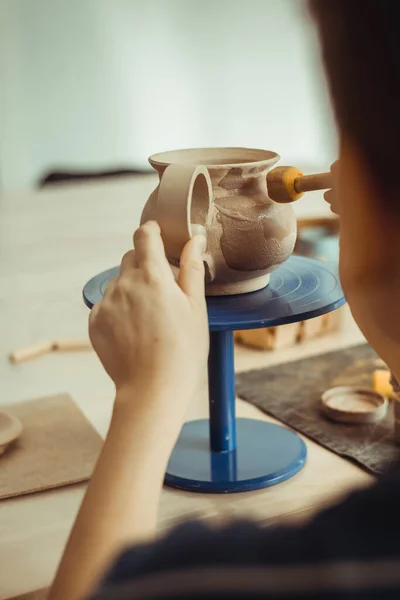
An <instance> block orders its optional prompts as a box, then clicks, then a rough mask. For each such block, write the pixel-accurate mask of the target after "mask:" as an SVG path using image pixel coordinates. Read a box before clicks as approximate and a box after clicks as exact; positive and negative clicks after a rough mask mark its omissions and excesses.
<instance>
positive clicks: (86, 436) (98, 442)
mask: <svg viewBox="0 0 400 600" xmlns="http://www.w3.org/2000/svg"><path fill="white" fill-rule="evenodd" d="M3 408H4V410H6V411H7V412H8V413H10V414H13V415H15V416H16V417H19V419H20V420H21V421H22V424H23V426H24V429H23V431H22V434H21V436H20V438H19V439H18V440H16V441H15V442H14V443H13V444H11V445H10V446H9V448H7V450H6V451H5V453H4V454H2V455H1V456H0V499H3V498H11V497H13V496H22V495H24V494H30V493H32V492H39V491H43V490H48V489H51V488H57V487H61V486H64V485H69V484H72V483H78V482H81V481H85V480H87V479H89V478H90V476H91V474H92V472H93V469H94V466H95V464H96V460H97V457H98V455H99V453H100V449H101V446H102V443H103V442H102V438H101V437H100V435H99V434H98V433H97V431H96V430H95V429H94V428H93V427H92V425H91V424H90V423H89V421H88V420H87V419H86V417H85V416H84V414H83V413H82V412H81V411H80V409H79V408H78V407H77V405H76V404H75V403H74V402H73V400H72V398H71V397H70V396H69V395H68V394H60V395H57V396H50V397H47V398H40V399H39V400H31V401H28V402H22V403H20V404H13V405H11V406H4V407H3V406H2V407H1V409H3Z"/></svg>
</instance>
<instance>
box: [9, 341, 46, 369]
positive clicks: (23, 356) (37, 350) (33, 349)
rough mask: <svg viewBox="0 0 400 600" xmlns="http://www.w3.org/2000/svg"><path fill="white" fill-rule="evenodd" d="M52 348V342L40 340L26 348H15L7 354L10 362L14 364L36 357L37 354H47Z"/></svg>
mask: <svg viewBox="0 0 400 600" xmlns="http://www.w3.org/2000/svg"><path fill="white" fill-rule="evenodd" d="M52 350H53V343H52V342H40V343H39V344H35V345H34V346H28V347H27V348H21V350H16V351H15V352H12V353H11V354H10V356H9V359H10V362H12V363H14V364H19V363H22V362H25V361H27V360H32V359H33V358H38V357H39V356H43V355H44V354H49V353H50V352H52Z"/></svg>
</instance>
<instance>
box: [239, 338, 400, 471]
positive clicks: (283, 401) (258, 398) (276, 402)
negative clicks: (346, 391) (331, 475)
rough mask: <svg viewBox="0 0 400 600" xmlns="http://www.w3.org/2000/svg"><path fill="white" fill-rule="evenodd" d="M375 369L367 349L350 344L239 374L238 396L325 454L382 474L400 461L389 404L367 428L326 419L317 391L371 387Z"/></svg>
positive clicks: (375, 361)
mask: <svg viewBox="0 0 400 600" xmlns="http://www.w3.org/2000/svg"><path fill="white" fill-rule="evenodd" d="M379 367H381V363H380V361H379V359H378V358H377V356H376V354H375V353H374V352H373V350H372V349H371V348H370V347H369V346H367V345H362V346H355V347H352V348H347V349H345V350H340V351H337V352H331V353H329V354H323V355H319V356H313V357H310V358H306V359H304V360H299V361H296V362H290V363H285V364H282V365H278V366H274V367H270V368H267V369H260V370H257V371H249V372H247V373H240V374H239V375H237V379H236V386H237V393H238V395H239V396H240V397H241V398H243V399H244V400H247V401H248V402H251V403H252V404H254V405H255V406H257V407H258V408H260V409H261V410H263V411H264V412H266V413H268V414H270V415H272V416H273V417H275V418H277V419H279V420H280V421H282V422H283V423H285V424H286V425H289V426H290V427H293V429H296V430H297V431H299V432H300V433H303V434H304V435H306V436H308V437H309V438H311V439H313V440H314V441H316V442H318V443H319V444H321V445H322V446H325V447H326V448H328V449H329V450H332V451H333V452H336V453H337V454H340V455H341V456H343V457H346V458H349V459H351V460H354V461H355V462H356V463H358V464H359V465H361V466H362V467H364V468H365V469H367V470H368V471H370V472H371V473H373V474H375V475H382V474H383V473H385V472H386V471H387V469H389V468H391V467H392V466H393V463H396V462H398V461H399V460H400V447H399V446H396V445H395V443H394V436H393V430H394V423H393V410H392V406H390V408H389V411H388V415H387V417H386V418H385V419H384V420H382V421H380V422H379V423H375V424H371V425H344V424H339V423H335V422H332V421H329V420H328V419H327V418H326V417H324V415H323V414H322V413H321V410H320V407H319V406H320V405H319V402H320V397H321V394H322V392H324V391H325V390H326V389H327V388H329V387H332V386H334V385H360V386H365V387H369V388H370V387H371V376H372V373H373V371H374V370H375V369H376V368H379ZM381 368H382V367H381Z"/></svg>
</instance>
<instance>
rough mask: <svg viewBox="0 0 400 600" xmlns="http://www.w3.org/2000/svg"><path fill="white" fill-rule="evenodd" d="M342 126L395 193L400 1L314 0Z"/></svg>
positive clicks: (399, 155) (399, 146)
mask: <svg viewBox="0 0 400 600" xmlns="http://www.w3.org/2000/svg"><path fill="white" fill-rule="evenodd" d="M309 4H310V7H311V12H312V14H313V15H314V17H315V18H316V21H317V24H318V29H319V34H320V40H321V46H322V54H323V59H324V63H325V66H326V71H327V76H328V81H329V85H330V91H331V97H332V101H333V105H334V110H335V113H336V120H337V123H338V125H339V128H340V130H341V131H342V132H343V133H344V134H345V135H346V136H347V137H350V138H351V139H352V141H353V142H354V143H355V144H356V145H357V147H358V149H359V151H361V153H362V155H363V157H364V159H365V160H366V161H367V164H368V166H369V168H370V169H371V171H372V175H373V176H374V178H375V180H376V181H377V183H378V184H379V185H380V186H381V187H383V189H384V190H385V191H387V192H388V195H389V196H392V192H393V191H396V190H397V186H398V185H399V184H398V180H399V174H400V162H399V159H400V0H309Z"/></svg>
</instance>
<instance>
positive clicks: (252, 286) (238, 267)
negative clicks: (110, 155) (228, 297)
mask: <svg viewBox="0 0 400 600" xmlns="http://www.w3.org/2000/svg"><path fill="white" fill-rule="evenodd" d="M279 158H280V157H279V155H278V154H276V153H275V152H271V151H269V150H252V149H246V148H201V149H191V150H176V151H171V152H164V153H162V154H155V155H153V156H151V157H150V159H149V161H150V164H151V165H152V166H153V167H154V169H156V171H157V172H158V174H159V177H160V181H159V184H158V186H157V188H156V189H155V190H154V192H153V193H152V194H151V196H150V197H149V199H148V201H147V204H146V206H145V208H144V210H143V213H142V218H141V223H142V224H143V223H145V222H146V221H149V220H156V221H157V222H158V223H159V225H160V228H161V233H162V237H163V241H164V245H165V251H166V254H167V257H168V260H169V262H170V263H171V264H172V265H175V266H178V265H179V257H180V254H181V252H182V249H183V247H184V245H185V243H186V242H187V241H188V240H189V239H190V237H191V235H192V233H193V232H192V225H194V224H198V225H203V226H204V227H205V229H206V233H207V252H206V258H205V261H206V294H207V295H214V296H215V295H224V294H240V293H245V292H253V291H255V290H259V289H261V288H263V287H265V286H266V285H267V284H268V281H269V276H270V273H271V272H272V271H273V270H274V269H276V268H277V267H279V265H281V264H282V263H283V262H285V261H286V259H287V258H288V257H289V256H290V254H291V253H292V251H293V248H294V244H295V241H296V218H295V214H294V211H293V208H292V207H291V205H290V204H280V203H276V202H274V201H273V200H272V199H271V198H270V197H269V195H268V192H267V173H268V171H269V169H270V168H271V167H272V166H273V165H274V164H275V163H276V162H277V161H278V160H279Z"/></svg>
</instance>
